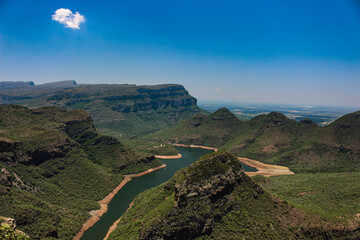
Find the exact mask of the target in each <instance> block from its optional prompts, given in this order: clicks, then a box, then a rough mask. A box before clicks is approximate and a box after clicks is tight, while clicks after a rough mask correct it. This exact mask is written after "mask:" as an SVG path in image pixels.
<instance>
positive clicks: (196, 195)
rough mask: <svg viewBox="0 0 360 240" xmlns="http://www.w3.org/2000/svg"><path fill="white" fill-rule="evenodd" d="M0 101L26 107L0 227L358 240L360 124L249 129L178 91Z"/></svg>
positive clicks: (165, 88)
mask: <svg viewBox="0 0 360 240" xmlns="http://www.w3.org/2000/svg"><path fill="white" fill-rule="evenodd" d="M0 86H1V85H0ZM0 96H1V101H2V103H6V104H8V103H16V104H21V105H23V106H19V105H11V104H10V105H1V109H0V111H1V113H2V114H1V116H0V143H1V145H0V166H1V168H2V170H1V175H0V177H1V178H0V179H1V185H0V186H1V189H2V190H1V191H2V196H1V201H0V204H1V206H2V211H1V212H0V216H6V217H12V218H14V219H15V220H16V222H17V228H18V229H20V230H22V231H24V232H25V233H26V234H29V235H30V236H31V238H35V239H43V238H46V239H58V238H60V239H67V238H72V237H74V236H75V235H76V234H78V235H77V236H76V237H75V238H74V239H80V238H81V239H102V238H104V237H105V235H106V234H107V233H108V239H157V238H159V237H161V236H162V237H164V236H166V238H170V239H183V238H186V239H195V238H196V239H209V238H215V239H220V238H224V237H225V235H224V233H225V232H227V233H230V234H227V238H229V239H237V236H243V237H245V238H250V239H252V238H261V239H263V238H276V239H289V238H290V239H298V238H303V239H314V238H315V239H322V238H325V237H326V238H330V239H331V238H336V239H356V238H357V237H359V226H360V219H359V217H358V215H357V214H358V213H359V212H360V209H359V205H358V204H357V203H358V199H360V196H359V194H358V191H357V189H359V187H360V186H359V181H357V179H358V178H359V169H360V154H359V134H360V128H359V127H360V122H359V121H360V117H359V116H360V114H359V112H354V113H350V114H346V115H344V116H341V117H340V118H338V119H336V120H334V121H333V122H332V123H330V124H327V125H326V126H318V125H317V124H315V123H314V122H313V121H311V120H310V119H302V120H301V121H295V120H293V119H289V118H288V117H287V116H285V115H284V114H282V113H278V112H271V113H268V114H260V115H257V116H255V117H254V118H251V119H250V120H246V121H244V120H240V119H239V117H238V116H236V115H234V114H233V113H232V112H231V111H229V110H228V109H226V108H220V109H218V110H216V111H215V112H213V113H209V112H207V111H206V110H203V109H201V108H199V107H198V106H197V105H196V102H197V100H196V99H195V98H193V97H191V96H190V95H188V92H187V91H186V90H185V89H184V88H183V87H182V86H179V85H156V86H135V85H111V86H110V85H109V86H108V85H101V86H100V85H81V84H80V85H78V84H76V82H71V81H70V82H69V81H68V82H59V83H52V84H49V85H48V84H44V85H38V86H36V85H32V84H31V83H24V84H17V85H15V86H13V85H11V84H9V83H8V84H6V85H5V88H4V87H3V89H2V90H0ZM55 96H56V97H55ZM98 104H100V105H98ZM24 106H26V107H24ZM27 107H31V108H27ZM59 107H62V108H59ZM77 108H81V109H83V110H79V109H77ZM66 109H67V110H66ZM84 110H85V111H84ZM109 114H110V115H109ZM117 114H120V115H121V119H120V118H118V119H117V118H116V117H115V115H117ZM120 115H119V116H120ZM93 118H94V120H93ZM154 119H157V120H154ZM106 121H107V122H108V123H111V124H110V125H106V124H107V123H106V124H105V125H103V124H104V123H105V122H106ZM98 129H99V132H101V133H106V134H109V135H111V136H106V135H102V134H101V133H99V132H98ZM212 151H215V152H214V153H212V154H208V155H205V156H203V155H204V154H207V153H210V152H212ZM232 154H234V155H232ZM201 156H202V157H201ZM156 157H157V158H156ZM168 158H170V159H168ZM198 158H200V159H199V160H197V159H198ZM159 159H160V160H159ZM244 163H245V164H247V165H244ZM163 164H165V165H166V166H165V165H163ZM189 166H190V167H189ZM183 167H188V168H185V169H182V168H183ZM149 169H150V170H149ZM151 169H156V170H157V171H152V170H151ZM227 171H230V172H227ZM149 172H150V173H149ZM145 173H148V174H146V175H143V174H145ZM245 173H246V174H245ZM234 174H235V175H234ZM140 175H143V176H141V177H137V178H133V177H134V176H140ZM249 176H251V177H252V178H250V177H249ZM130 180H131V181H130ZM166 181H168V182H166ZM119 184H120V185H119ZM114 189H115V190H114ZM180 189H182V190H180ZM221 189H223V190H221ZM112 191H114V192H113V193H111V192H112ZM174 191H175V192H174ZM204 191H205V192H204ZM180 192H183V193H181V194H185V195H181V194H180ZM179 194H180V195H179ZM134 198H135V200H134ZM150 199H152V200H151V201H150ZM9 202H11V207H9V204H8V203H9ZM132 202H133V203H132ZM324 202H326V204H324ZM130 203H132V205H131V206H132V207H131V208H130V209H128V208H129V205H130ZM202 203H208V204H207V205H202ZM174 204H175V205H174ZM184 204H185V205H184ZM188 204H190V205H188ZM100 206H101V210H97V209H100ZM187 208H189V209H187ZM127 209H128V211H126V210H127ZM262 211H267V212H271V216H270V215H269V216H266V217H265V218H264V217H263V215H262V214H261V212H262ZM89 212H90V213H91V214H92V216H93V217H92V218H90V219H89V217H90V215H89ZM186 212H187V213H189V214H190V215H187V214H185V213H186ZM284 213H286V214H285V215H283V214H284ZM139 214H140V215H139ZM184 214H185V215H184ZM192 214H193V215H192ZM194 214H195V215H194ZM75 216H76V217H75ZM120 217H121V219H120ZM119 219H120V220H119ZM189 219H195V220H194V221H195V222H193V220H191V221H190V220H189ZM86 221H88V222H86ZM114 222H117V225H113V224H114ZM139 224H140V225H139ZM82 225H83V228H82V230H81V231H80V229H81V226H82ZM112 225H113V227H112V229H113V231H112V232H111V233H110V232H108V230H109V228H110V227H111V226H112ZM169 226H171V227H169ZM243 226H246V228H244V227H243ZM253 226H257V227H256V229H261V231H260V232H256V231H252V230H251V229H254V228H253ZM274 229H276V230H274ZM80 233H81V234H80ZM83 233H84V234H83ZM82 234H83V235H82ZM289 236H290V237H289Z"/></svg>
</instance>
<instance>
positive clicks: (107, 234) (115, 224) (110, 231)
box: [103, 201, 134, 240]
mask: <svg viewBox="0 0 360 240" xmlns="http://www.w3.org/2000/svg"><path fill="white" fill-rule="evenodd" d="M133 204H134V201H132V202H131V203H130V205H129V208H128V209H127V210H126V212H127V211H129V209H130V208H131V207H132V205H133ZM121 218H122V216H121V217H120V218H119V219H118V220H116V222H114V223H113V225H111V227H110V228H109V231H108V232H107V233H106V236H105V237H104V239H103V240H107V239H108V237H109V236H110V233H112V232H113V231H114V230H115V229H116V228H117V225H118V224H119V222H120V220H121Z"/></svg>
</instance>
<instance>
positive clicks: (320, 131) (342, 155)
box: [139, 108, 360, 172]
mask: <svg viewBox="0 0 360 240" xmlns="http://www.w3.org/2000/svg"><path fill="white" fill-rule="evenodd" d="M150 139H151V144H153V145H157V144H156V143H158V144H159V145H160V144H163V143H174V142H176V143H182V144H196V145H206V146H210V147H217V148H220V149H223V150H227V151H230V152H231V153H233V154H235V155H237V156H243V157H248V158H253V159H256V160H260V161H263V162H265V163H269V164H278V165H285V166H288V167H290V168H291V169H292V170H293V171H295V172H319V171H321V172H341V171H342V172H344V171H357V170H359V169H360V144H359V143H360V142H359V141H360V112H355V113H351V114H348V115H345V116H343V117H341V118H339V119H338V120H336V121H334V122H333V123H331V124H329V125H327V126H325V127H319V126H318V125H316V124H314V123H313V122H312V121H311V120H309V119H304V120H302V121H301V122H299V123H297V122H296V121H294V120H291V119H289V118H287V117H286V116H285V115H284V114H281V113H277V112H272V113H269V114H262V115H259V116H257V117H255V118H253V119H251V120H249V121H240V120H238V119H237V118H236V117H235V116H234V115H233V114H232V113H231V112H230V111H229V110H227V109H224V108H221V109H219V110H218V111H216V112H214V113H212V114H210V115H209V116H205V115H197V116H195V117H193V118H192V119H189V120H186V121H183V122H180V123H178V124H177V125H175V126H173V127H170V128H167V129H164V130H161V131H159V132H156V133H154V134H150V135H149V136H146V137H144V138H143V139H142V140H141V141H139V142H140V143H142V144H146V143H147V142H149V141H150ZM157 150H158V148H156V149H155V148H153V149H152V150H150V151H149V152H152V153H156V151H157Z"/></svg>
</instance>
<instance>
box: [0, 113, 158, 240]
mask: <svg viewBox="0 0 360 240" xmlns="http://www.w3.org/2000/svg"><path fill="white" fill-rule="evenodd" d="M0 112H1V114H0V140H6V141H7V142H16V143H19V144H20V145H19V146H20V147H18V148H17V149H11V150H10V151H1V152H0V159H1V161H0V168H5V169H6V170H7V171H9V172H10V177H9V178H10V179H7V177H6V176H5V174H4V173H0V177H1V178H0V180H1V184H0V192H1V194H0V215H1V216H7V217H13V218H14V219H16V221H17V225H18V227H19V228H20V229H21V230H23V231H24V232H26V233H27V234H29V235H30V236H31V237H32V238H41V239H51V238H57V237H59V238H62V239H69V238H71V237H73V236H74V235H75V233H76V232H77V231H78V230H79V229H80V227H81V226H82V223H83V222H84V221H85V220H86V219H87V218H88V217H89V214H88V212H89V211H90V210H92V209H97V208H99V205H98V203H96V201H97V200H100V199H102V198H103V197H105V196H106V195H107V194H108V193H109V192H111V191H112V190H113V189H114V188H115V187H116V186H117V185H118V184H119V183H120V182H121V180H122V179H123V175H122V173H124V172H140V171H143V170H145V169H148V168H149V167H152V166H157V165H159V164H161V162H160V161H151V159H150V160H149V159H146V158H144V157H143V156H140V155H138V154H136V153H135V152H134V151H133V150H131V149H129V148H128V147H125V146H124V145H122V144H121V143H120V142H118V141H117V140H116V139H114V138H112V137H106V136H99V135H97V133H96V131H95V129H94V128H93V126H92V121H91V119H89V116H88V115H87V114H86V113H85V112H84V111H81V110H75V111H70V112H69V111H65V110H61V109H58V108H42V109H34V110H29V109H26V108H24V107H18V106H0ZM64 146H66V147H64ZM53 149H55V150H59V151H61V150H64V149H66V151H64V153H63V154H61V155H59V156H58V157H57V156H52V157H50V158H47V159H45V161H40V162H35V163H36V164H33V163H32V162H31V161H30V162H29V161H23V163H19V162H18V161H19V159H20V158H21V157H23V158H24V156H27V153H29V152H32V153H34V152H39V151H40V152H42V153H46V152H51V151H53ZM30 156H31V154H30ZM39 157H41V155H38V156H37V158H39ZM35 158H36V157H35ZM9 159H10V161H9ZM24 159H26V158H24ZM14 174H16V175H17V176H18V177H19V178H20V179H21V181H22V182H23V184H24V185H22V184H21V183H20V182H19V181H17V180H16V179H15V175H14ZM14 184H17V186H15V185H14Z"/></svg>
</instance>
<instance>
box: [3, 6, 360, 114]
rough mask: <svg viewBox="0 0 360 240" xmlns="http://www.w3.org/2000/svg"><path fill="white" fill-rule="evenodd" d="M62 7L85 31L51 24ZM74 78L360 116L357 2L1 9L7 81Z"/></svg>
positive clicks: (86, 81) (359, 22) (208, 97)
mask: <svg viewBox="0 0 360 240" xmlns="http://www.w3.org/2000/svg"><path fill="white" fill-rule="evenodd" d="M60 8H64V9H69V10H71V11H72V13H74V14H75V13H76V12H78V13H79V14H81V15H82V16H84V18H85V22H82V23H80V24H79V29H71V28H68V27H66V25H64V24H61V23H59V22H58V21H54V20H53V19H52V15H53V14H54V13H55V11H56V10H57V9H60ZM67 79H72V80H76V81H77V82H79V83H134V84H160V83H179V84H183V85H184V86H185V87H186V88H187V89H188V90H189V91H190V93H191V94H192V95H193V96H195V97H197V98H198V99H199V100H202V101H205V100H212V101H228V102H239V103H243V102H260V103H281V104H286V103H288V104H313V105H339V106H341V105H343V106H358V107H360V94H359V89H360V1H358V0H338V1H335V0H318V1H308V0H300V1H295V0H294V1H285V0H284V1H256V0H254V1H240V0H238V1H226V0H224V1H209V0H207V1H187V0H183V1H156V0H155V1H136V0H131V1H104V2H100V1H48V0H46V1H41V0H39V1H31V0H27V1H22V0H18V1H12V0H0V81H34V82H35V83H37V84H41V83H45V82H53V81H59V80H67Z"/></svg>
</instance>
